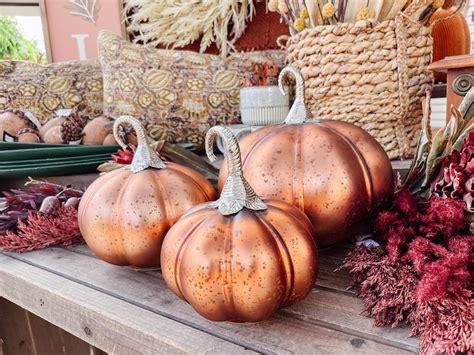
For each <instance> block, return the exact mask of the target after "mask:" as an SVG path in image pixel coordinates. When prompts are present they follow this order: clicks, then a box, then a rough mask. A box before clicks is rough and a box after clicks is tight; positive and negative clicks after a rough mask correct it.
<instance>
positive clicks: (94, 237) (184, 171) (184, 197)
mask: <svg viewBox="0 0 474 355" xmlns="http://www.w3.org/2000/svg"><path fill="white" fill-rule="evenodd" d="M123 123H126V124H131V125H132V126H133V127H134V129H135V130H136V131H137V136H138V147H137V151H136V153H135V156H134V159H133V162H132V164H131V165H130V166H129V167H128V168H126V169H118V170H115V171H112V172H110V173H107V174H105V175H103V176H101V177H100V178H99V179H97V180H96V181H94V182H93V183H92V184H91V185H90V186H89V188H88V189H87V190H86V192H85V193H84V196H83V197H82V199H81V203H80V205H79V227H80V230H81V233H82V235H83V236H84V239H85V240H86V242H87V244H88V245H89V247H90V248H91V249H92V251H93V252H94V253H96V255H97V256H98V257H99V258H101V259H103V260H105V261H107V262H109V263H112V264H116V265H134V266H138V267H149V266H159V265H160V251H161V244H162V243H163V239H164V237H165V235H166V233H167V232H168V230H169V229H170V228H171V226H172V225H173V224H174V223H175V222H176V221H177V220H178V219H179V218H180V217H181V215H182V214H183V213H184V212H186V211H187V210H189V209H190V208H191V207H193V206H195V205H197V204H199V203H202V202H205V201H209V200H213V199H214V198H215V197H216V193H215V190H214V188H213V187H212V185H211V184H210V183H209V182H208V181H207V180H206V178H205V177H204V176H202V175H201V174H199V173H197V172H196V171H194V170H192V169H189V168H187V167H184V166H180V165H178V164H173V163H163V162H162V161H161V159H160V158H159V157H158V155H157V153H156V152H155V151H154V150H153V149H152V148H151V147H150V146H149V145H148V143H147V140H146V136H145V133H144V130H143V127H141V125H140V123H139V122H138V120H136V119H134V118H132V117H129V116H122V117H120V118H118V119H117V120H116V122H115V124H114V134H115V137H116V139H117V141H118V142H119V143H120V145H121V146H122V147H126V145H125V143H123V142H122V141H121V139H120V137H119V135H118V127H119V126H120V125H121V124H123Z"/></svg>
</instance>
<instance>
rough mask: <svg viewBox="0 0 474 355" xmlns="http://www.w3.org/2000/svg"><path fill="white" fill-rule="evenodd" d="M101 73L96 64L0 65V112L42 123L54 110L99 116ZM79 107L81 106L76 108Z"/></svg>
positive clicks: (19, 62) (20, 63) (15, 63)
mask: <svg viewBox="0 0 474 355" xmlns="http://www.w3.org/2000/svg"><path fill="white" fill-rule="evenodd" d="M102 91H103V88H102V70H101V67H100V64H99V62H98V61H97V60H95V61H77V62H62V63H53V64H47V65H43V64H38V63H34V62H25V61H0V110H2V109H6V108H14V109H19V110H24V111H29V112H31V113H32V114H34V115H35V116H36V118H38V120H39V121H40V122H41V123H45V122H46V121H47V120H48V119H49V118H50V117H52V116H54V112H55V111H56V110H58V109H62V108H64V109H68V108H72V109H75V108H78V107H80V108H81V111H82V112H83V114H84V115H85V116H86V117H87V116H89V117H90V118H94V117H96V116H100V115H101V114H102ZM78 105H81V106H78Z"/></svg>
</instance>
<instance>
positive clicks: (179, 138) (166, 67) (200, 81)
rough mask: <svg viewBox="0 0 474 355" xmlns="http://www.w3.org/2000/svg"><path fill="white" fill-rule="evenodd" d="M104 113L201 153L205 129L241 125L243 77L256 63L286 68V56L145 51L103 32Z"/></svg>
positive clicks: (267, 53) (101, 36) (272, 53)
mask: <svg viewBox="0 0 474 355" xmlns="http://www.w3.org/2000/svg"><path fill="white" fill-rule="evenodd" d="M99 59H100V62H101V64H102V70H103V75H104V114H105V115H108V116H111V117H115V118H117V117H118V116H120V115H131V116H134V117H136V118H138V119H140V120H141V121H142V123H143V124H144V125H145V127H146V128H147V130H148V132H149V134H150V135H151V136H152V137H153V138H155V139H165V140H167V141H169V142H172V143H185V142H186V143H193V144H194V145H195V146H196V148H197V149H198V150H202V148H203V145H204V138H205V134H206V132H207V130H208V129H209V128H210V127H212V126H215V125H219V124H234V123H240V111H239V89H240V80H241V76H242V73H243V72H245V70H246V69H247V68H249V66H250V65H251V64H252V63H254V62H259V63H260V62H266V61H269V60H273V61H275V62H276V63H277V64H279V65H283V63H284V61H285V54H284V52H283V51H278V50H269V51H260V52H249V53H239V54H233V55H231V56H229V57H227V58H225V59H224V58H221V57H219V56H217V55H212V54H199V53H195V52H190V51H178V50H166V49H156V48H150V47H144V46H140V45H135V44H131V43H129V42H127V41H124V40H123V39H121V38H120V37H119V36H117V35H115V34H112V33H109V32H105V31H103V32H101V33H100V35H99Z"/></svg>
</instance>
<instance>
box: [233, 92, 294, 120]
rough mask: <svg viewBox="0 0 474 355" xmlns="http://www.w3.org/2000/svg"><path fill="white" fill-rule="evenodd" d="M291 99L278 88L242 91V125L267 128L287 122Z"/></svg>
mask: <svg viewBox="0 0 474 355" xmlns="http://www.w3.org/2000/svg"><path fill="white" fill-rule="evenodd" d="M288 111H289V98H288V95H287V96H283V95H282V94H281V92H280V89H279V88H278V86H251V87H245V88H242V89H240V112H241V114H242V123H243V124H246V125H249V126H267V125H271V124H276V123H282V122H284V121H285V118H286V116H287V115H288Z"/></svg>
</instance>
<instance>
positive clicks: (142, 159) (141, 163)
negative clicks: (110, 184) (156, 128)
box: [113, 116, 166, 173]
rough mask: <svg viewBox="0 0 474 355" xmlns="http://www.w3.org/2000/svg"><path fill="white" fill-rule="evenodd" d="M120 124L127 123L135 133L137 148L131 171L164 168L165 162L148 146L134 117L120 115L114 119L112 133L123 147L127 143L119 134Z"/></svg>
mask: <svg viewBox="0 0 474 355" xmlns="http://www.w3.org/2000/svg"><path fill="white" fill-rule="evenodd" d="M122 124H129V125H130V126H132V128H133V129H134V131H135V133H136V135H137V150H136V151H135V154H134V156H133V160H132V164H131V165H130V169H131V170H132V172H133V173H138V172H140V171H142V170H145V169H147V168H150V167H151V168H156V169H164V168H166V165H165V163H163V161H162V160H161V159H160V157H159V156H158V154H157V153H156V151H155V150H154V149H153V148H152V147H151V146H150V144H149V142H148V138H147V136H146V133H145V129H144V128H143V126H142V125H141V123H140V121H138V120H137V119H136V118H135V117H132V116H120V117H119V118H117V119H116V120H115V123H114V127H113V133H114V137H115V140H116V141H117V142H118V144H119V145H120V146H121V147H122V148H123V149H126V148H127V144H126V143H125V142H124V141H123V140H122V138H121V137H120V134H119V127H120V125H122Z"/></svg>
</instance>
